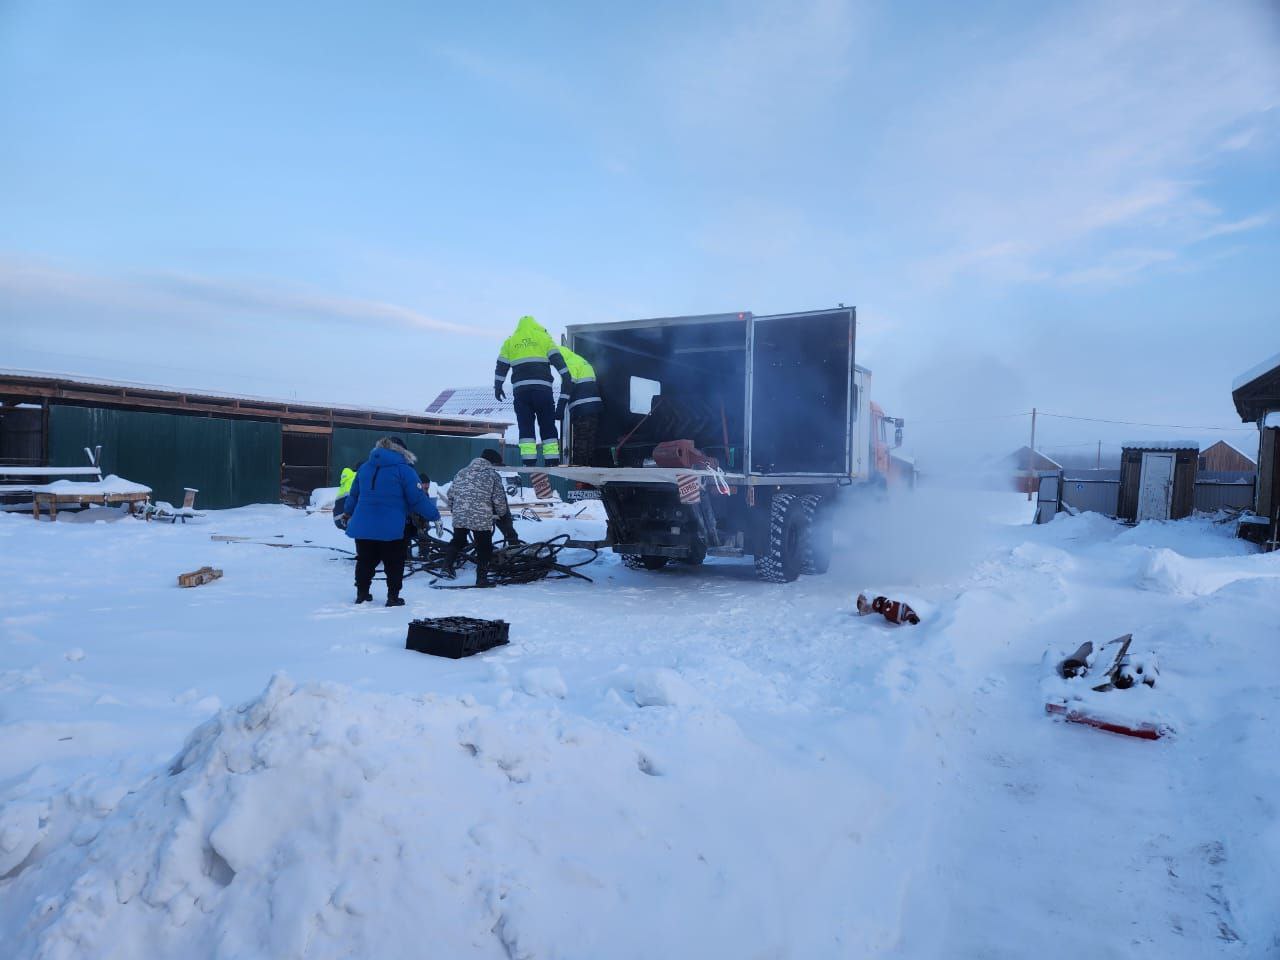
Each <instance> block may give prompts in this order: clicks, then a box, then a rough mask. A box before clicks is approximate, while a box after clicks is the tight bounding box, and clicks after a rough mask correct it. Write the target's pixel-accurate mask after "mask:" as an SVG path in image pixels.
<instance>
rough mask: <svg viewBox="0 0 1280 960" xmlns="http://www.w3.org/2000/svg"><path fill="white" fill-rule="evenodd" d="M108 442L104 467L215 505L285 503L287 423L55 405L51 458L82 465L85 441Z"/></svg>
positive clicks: (157, 491) (174, 495) (158, 491)
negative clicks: (283, 434)
mask: <svg viewBox="0 0 1280 960" xmlns="http://www.w3.org/2000/svg"><path fill="white" fill-rule="evenodd" d="M99 444H100V445H101V446H102V470H103V473H114V474H118V475H119V476H122V477H126V478H128V479H129V480H133V481H136V482H138V483H145V484H146V485H147V486H149V487H151V489H152V490H153V491H154V498H155V499H156V500H168V501H169V502H170V503H181V502H182V488H183V487H196V488H197V489H199V491H200V494H199V496H197V498H196V506H198V507H208V508H209V509H211V510H216V509H222V508H224V507H240V506H244V505H245V504H249V503H278V502H279V501H280V425H279V424H278V423H263V422H259V421H256V420H223V419H218V418H215V417H193V416H182V415H178V414H170V413H142V412H138V411H133V410H111V409H106V408H102V407H79V406H71V405H64V404H55V405H53V406H51V407H50V408H49V462H50V463H52V464H59V465H66V464H75V465H77V466H78V465H81V464H83V463H85V462H86V461H85V456H84V451H83V449H82V448H84V447H90V448H92V447H94V446H97V445H99Z"/></svg>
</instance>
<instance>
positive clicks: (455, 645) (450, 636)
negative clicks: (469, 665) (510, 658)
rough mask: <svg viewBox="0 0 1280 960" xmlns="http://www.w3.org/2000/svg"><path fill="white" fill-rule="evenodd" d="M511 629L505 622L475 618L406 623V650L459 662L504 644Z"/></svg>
mask: <svg viewBox="0 0 1280 960" xmlns="http://www.w3.org/2000/svg"><path fill="white" fill-rule="evenodd" d="M510 629H511V625H510V624H509V623H507V621H505V620H478V619H476V618H475V617H436V618H434V619H429V620H413V621H410V623H409V636H408V637H407V638H406V639H405V642H404V645H405V649H406V650H416V651H418V653H429V654H431V655H432V656H435V657H448V658H449V659H451V660H461V659H462V658H463V657H469V656H471V655H472V654H474V653H484V651H486V650H492V649H493V648H494V647H500V646H502V645H503V644H504V643H506V642H507V635H508V633H509V632H510Z"/></svg>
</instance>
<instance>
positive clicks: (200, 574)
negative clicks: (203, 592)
mask: <svg viewBox="0 0 1280 960" xmlns="http://www.w3.org/2000/svg"><path fill="white" fill-rule="evenodd" d="M221 576H222V571H221V570H219V569H218V568H217V567H201V568H200V569H199V570H192V571H191V572H190V573H180V574H178V586H180V587H198V586H200V585H201V584H205V583H212V582H213V581H214V580H217V579H219V578H220V577H221Z"/></svg>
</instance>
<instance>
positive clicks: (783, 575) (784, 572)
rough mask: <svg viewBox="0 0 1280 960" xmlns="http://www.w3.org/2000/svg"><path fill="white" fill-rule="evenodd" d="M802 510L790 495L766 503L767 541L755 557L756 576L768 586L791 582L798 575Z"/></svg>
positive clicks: (803, 519)
mask: <svg viewBox="0 0 1280 960" xmlns="http://www.w3.org/2000/svg"><path fill="white" fill-rule="evenodd" d="M806 519H807V517H806V514H805V510H804V507H803V506H802V505H801V504H800V503H799V502H798V499H797V497H795V496H794V495H793V494H790V493H780V494H777V495H776V496H774V498H773V500H772V501H771V502H770V504H769V542H768V545H767V547H766V548H765V550H764V551H763V552H761V553H757V554H756V576H757V577H759V578H760V579H761V580H764V581H765V582H767V583H790V582H791V581H792V580H795V579H796V578H797V577H799V576H800V565H801V560H802V552H803V541H804V529H805V527H806V526H807V523H806Z"/></svg>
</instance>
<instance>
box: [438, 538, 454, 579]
mask: <svg viewBox="0 0 1280 960" xmlns="http://www.w3.org/2000/svg"><path fill="white" fill-rule="evenodd" d="M457 575H458V547H457V545H456V544H452V543H451V544H449V546H448V547H447V548H446V549H445V551H444V564H443V565H442V566H441V568H440V576H442V577H445V578H447V579H449V580H452V579H454V578H455V577H457Z"/></svg>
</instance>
